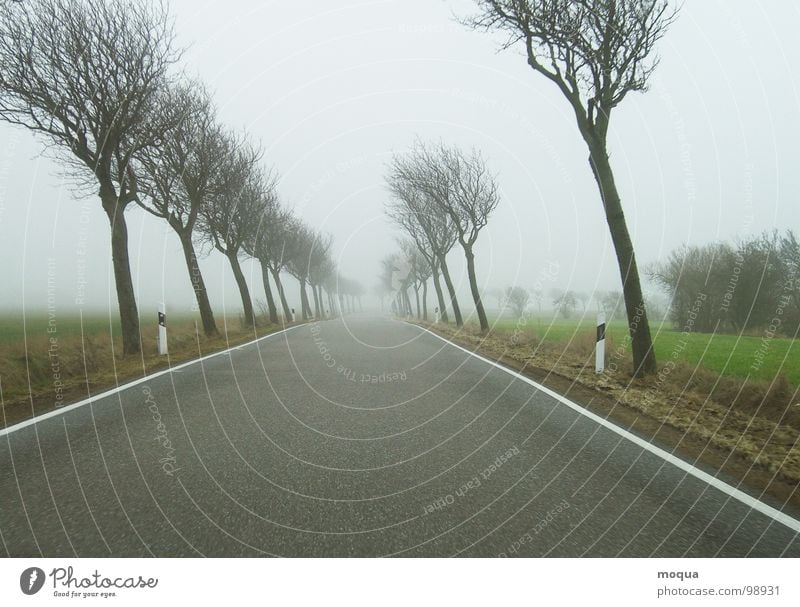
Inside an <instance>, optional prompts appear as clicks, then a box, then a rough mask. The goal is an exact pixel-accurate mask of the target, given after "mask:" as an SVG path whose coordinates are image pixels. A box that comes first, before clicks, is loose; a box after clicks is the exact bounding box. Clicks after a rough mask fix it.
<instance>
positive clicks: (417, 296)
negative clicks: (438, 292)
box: [414, 282, 422, 318]
mask: <svg viewBox="0 0 800 607" xmlns="http://www.w3.org/2000/svg"><path fill="white" fill-rule="evenodd" d="M414 297H415V298H416V299H417V318H422V309H421V308H420V307H419V287H418V286H417V283H416V282H415V283H414Z"/></svg>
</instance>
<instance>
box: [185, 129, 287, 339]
mask: <svg viewBox="0 0 800 607" xmlns="http://www.w3.org/2000/svg"><path fill="white" fill-rule="evenodd" d="M227 148H228V151H227V153H226V163H225V165H224V166H223V170H222V172H223V175H225V178H226V179H225V183H224V185H223V187H222V188H221V189H220V190H219V191H218V192H216V193H215V195H214V196H211V197H209V198H208V199H207V200H206V204H205V205H203V207H202V208H201V209H200V223H199V225H198V228H199V229H200V230H201V231H202V233H203V234H204V235H205V237H206V239H207V241H208V242H209V243H211V245H212V246H213V247H214V248H215V249H217V250H218V251H219V252H220V253H222V254H223V255H225V257H227V259H228V262H229V263H230V266H231V270H232V271H233V276H234V279H235V280H236V286H237V287H238V288H239V294H240V295H241V298H242V308H243V311H244V323H245V326H248V327H252V326H254V325H255V314H254V313H253V301H252V299H251V298H250V289H249V288H248V286H247V280H245V277H244V272H242V266H241V264H240V263H239V255H240V254H241V253H242V251H243V247H244V244H245V243H246V242H248V241H249V240H250V239H251V238H252V237H253V235H254V234H255V233H256V232H257V230H258V225H259V219H260V217H261V213H262V211H263V209H264V206H265V204H264V197H265V196H269V195H272V192H274V189H275V176H274V175H272V174H271V173H269V174H268V173H265V172H263V171H262V170H260V168H259V167H258V166H257V165H258V162H259V161H260V160H261V150H260V149H258V148H255V147H253V146H251V145H248V144H247V143H246V142H243V141H241V140H239V139H236V138H235V137H233V136H228V137H227Z"/></svg>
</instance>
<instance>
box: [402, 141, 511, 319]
mask: <svg viewBox="0 0 800 607" xmlns="http://www.w3.org/2000/svg"><path fill="white" fill-rule="evenodd" d="M405 171H406V174H407V175H408V176H409V178H410V180H411V181H412V182H413V183H414V185H415V186H416V187H417V188H418V189H419V190H421V191H423V192H424V193H425V194H426V195H427V196H428V197H429V199H430V200H432V201H433V202H434V203H435V204H436V206H437V207H438V208H439V209H440V210H441V211H442V212H444V213H445V214H446V215H447V216H448V217H449V218H450V221H451V222H452V225H453V226H454V227H455V230H456V237H457V239H458V243H459V244H460V245H461V248H462V249H463V250H464V256H465V257H466V259H467V276H468V278H469V288H470V292H471V293H472V300H473V301H474V302H475V311H476V312H477V314H478V321H479V322H480V326H481V330H482V331H487V330H488V329H489V321H488V319H487V318H486V310H485V309H484V307H483V301H482V300H481V293H480V290H479V289H478V279H477V276H476V275H475V243H476V242H477V240H478V236H479V235H480V232H481V230H482V229H483V228H485V227H486V225H487V224H488V222H489V215H491V213H492V211H494V209H495V208H496V207H497V204H498V203H499V202H500V197H499V195H498V191H497V184H496V182H495V179H494V177H493V176H492V175H491V173H490V172H489V170H488V169H487V167H486V162H485V161H484V159H483V157H482V156H481V154H480V153H479V152H477V151H475V150H473V151H472V152H471V153H470V154H465V153H464V152H463V151H461V150H460V149H458V148H456V147H452V146H446V145H444V144H442V143H440V144H438V145H435V146H426V145H425V144H423V143H422V142H417V143H416V144H415V146H414V148H413V150H412V152H411V154H410V156H409V157H408V160H407V161H406V163H405Z"/></svg>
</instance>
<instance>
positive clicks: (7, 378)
mask: <svg viewBox="0 0 800 607" xmlns="http://www.w3.org/2000/svg"><path fill="white" fill-rule="evenodd" d="M216 321H217V327H218V329H219V331H220V336H219V337H216V338H211V339H209V338H206V337H205V336H204V335H203V334H202V330H201V332H200V335H198V334H197V330H196V326H195V322H197V323H198V324H199V322H200V320H199V315H198V316H195V315H192V314H182V315H180V314H169V312H168V316H167V324H168V335H169V358H167V357H165V356H159V355H158V352H157V341H156V335H157V332H158V324H157V320H156V318H155V315H152V314H151V315H149V316H146V317H145V316H143V317H141V318H140V327H141V334H142V352H141V355H139V356H129V357H125V358H124V359H123V358H121V357H120V352H121V350H122V344H121V338H120V329H119V317H118V316H116V315H115V316H114V317H112V318H109V317H108V316H105V315H103V314H100V313H96V312H92V313H87V314H85V315H83V316H81V315H80V314H79V313H78V312H72V313H69V314H63V315H61V314H58V315H56V316H55V317H54V318H49V317H48V316H47V315H46V314H41V313H39V314H26V315H25V316H23V314H22V312H21V311H19V312H3V313H0V388H1V389H2V397H3V401H4V402H5V403H6V404H9V403H20V402H22V401H25V400H28V399H30V398H31V397H32V398H33V399H34V400H36V399H44V400H49V401H52V402H51V403H50V404H51V405H54V406H60V405H61V404H62V403H63V402H67V401H68V400H69V399H70V398H72V399H74V398H75V396H76V395H77V396H80V393H84V395H85V393H87V392H96V391H97V389H101V388H103V387H108V386H112V385H115V384H116V383H117V382H120V381H124V380H127V379H131V378H135V377H140V376H142V375H143V374H144V373H148V372H150V371H152V370H153V369H157V368H161V367H163V366H164V365H166V364H167V361H168V360H169V361H171V362H172V363H173V364H174V363H175V362H180V361H183V360H188V359H190V358H195V357H197V356H199V355H201V354H207V353H210V352H213V351H217V350H220V349H223V348H225V347H227V346H228V344H236V343H241V342H243V341H247V340H250V339H254V338H255V337H257V336H260V335H264V334H266V333H269V332H271V331H274V330H276V329H279V328H280V327H279V326H277V325H268V323H266V322H264V319H261V322H260V325H259V327H258V329H257V330H256V331H254V330H253V329H252V328H251V329H244V328H243V327H242V326H241V322H240V320H239V319H238V318H225V317H222V316H218V317H217V318H216Z"/></svg>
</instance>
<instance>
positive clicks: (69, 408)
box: [0, 324, 304, 436]
mask: <svg viewBox="0 0 800 607" xmlns="http://www.w3.org/2000/svg"><path fill="white" fill-rule="evenodd" d="M302 326H304V324H303V325H294V326H293V327H288V328H286V329H281V330H280V331H276V332H275V333H270V334H269V335H265V336H264V337H259V338H258V339H254V340H253V341H249V342H247V343H246V344H242V345H241V346H233V347H232V348H228V349H227V350H220V351H219V352H214V353H213V354H208V355H206V356H203V357H201V358H195V359H194V360H189V361H187V362H185V363H181V364H179V365H175V366H174V367H170V368H168V369H164V370H162V371H157V372H155V373H152V374H150V375H147V376H146V377H141V378H139V379H135V380H133V381H130V382H128V383H126V384H123V385H121V386H117V387H116V388H112V389H111V390H106V391H105V392H101V393H100V394H95V395H94V396H91V397H89V398H86V399H84V400H81V401H78V402H77V403H72V404H71V405H67V406H66V407H61V408H60V409H54V410H53V411H48V412H47V413H42V414H41V415H37V416H36V417H33V418H31V419H26V420H25V421H22V422H19V423H17V424H13V425H11V426H8V427H6V428H1V429H0V436H6V435H8V434H11V433H13V432H16V431H17V430H22V429H23V428H27V427H28V426H32V425H34V424H37V423H39V422H40V421H44V420H46V419H50V418H51V417H57V416H59V415H64V414H65V413H68V412H69V411H72V410H74V409H77V408H79V407H84V406H86V405H88V404H90V403H93V402H96V401H98V400H101V399H103V398H106V397H108V396H111V395H113V394H117V393H118V392H122V391H124V390H127V389H128V388H133V387H134V386H138V385H139V384H143V383H145V382H148V381H151V380H153V379H155V378H157V377H161V376H162V375H166V374H167V373H175V372H180V370H181V369H184V368H186V367H188V366H190V365H194V364H197V363H199V362H202V361H204V360H208V359H209V358H214V357H215V356H220V355H222V354H228V355H230V352H231V350H239V349H241V348H242V347H244V346H251V345H253V344H255V343H258V342H259V341H263V340H265V339H269V338H270V337H272V336H273V335H281V334H282V333H287V332H289V331H291V330H292V329H296V328H298V327H302Z"/></svg>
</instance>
